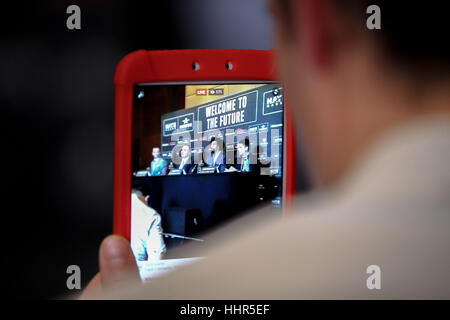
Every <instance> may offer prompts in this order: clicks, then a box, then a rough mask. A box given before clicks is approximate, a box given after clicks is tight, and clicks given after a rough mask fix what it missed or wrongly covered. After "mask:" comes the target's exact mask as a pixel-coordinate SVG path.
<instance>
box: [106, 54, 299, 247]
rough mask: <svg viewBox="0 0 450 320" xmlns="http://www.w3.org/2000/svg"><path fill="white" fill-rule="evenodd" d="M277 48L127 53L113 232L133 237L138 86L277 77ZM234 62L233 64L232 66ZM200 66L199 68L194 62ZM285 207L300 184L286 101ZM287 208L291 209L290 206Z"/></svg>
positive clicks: (117, 78)
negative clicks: (134, 115) (133, 149)
mask: <svg viewBox="0 0 450 320" xmlns="http://www.w3.org/2000/svg"><path fill="white" fill-rule="evenodd" d="M274 54H275V52H274V51H273V50H269V51H265V50H165V51H145V50H138V51H135V52H132V53H130V54H128V55H126V56H125V57H124V58H123V59H122V60H121V61H120V62H119V64H118V65H117V68H116V71H115V74H114V86H115V96H114V98H115V121H114V185H113V190H114V191H113V197H114V204H113V205H114V219H113V232H114V233H115V234H119V235H122V236H124V237H126V238H127V239H129V238H130V222H131V219H130V209H131V203H130V192H131V143H132V141H131V140H132V138H131V133H132V108H133V87H134V85H136V84H138V83H149V82H158V83H161V82H175V81H176V82H193V81H247V80H248V82H249V83H251V82H252V81H276V80H277V79H276V71H275V63H274V62H275V61H274ZM228 62H231V64H232V68H227V63H228ZM194 63H198V66H199V67H200V68H199V69H198V70H194V68H193V64H194ZM285 105H286V106H285V112H284V117H285V119H284V120H285V121H284V123H285V126H284V130H285V132H284V142H285V148H284V166H283V168H284V172H283V191H284V192H283V208H288V207H289V204H290V203H291V200H292V198H293V196H294V194H295V188H296V181H295V180H296V149H295V132H294V128H293V123H292V120H291V119H292V117H291V116H290V115H289V109H288V106H287V103H285ZM285 212H287V211H286V210H285Z"/></svg>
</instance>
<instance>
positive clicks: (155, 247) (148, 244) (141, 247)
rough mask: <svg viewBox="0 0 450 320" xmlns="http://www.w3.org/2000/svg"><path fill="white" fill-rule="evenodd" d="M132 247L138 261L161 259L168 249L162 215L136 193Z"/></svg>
mask: <svg viewBox="0 0 450 320" xmlns="http://www.w3.org/2000/svg"><path fill="white" fill-rule="evenodd" d="M131 249H132V250H133V253H134V256H135V257H136V260H138V261H146V260H148V261H154V260H159V259H160V257H161V254H162V253H164V252H165V251H166V246H165V244H164V240H163V237H162V227H161V216H160V215H159V214H158V213H157V212H156V211H155V210H153V209H152V208H150V207H148V206H146V205H145V204H144V203H143V202H142V201H141V200H139V198H138V197H137V196H136V194H134V193H133V194H132V195H131Z"/></svg>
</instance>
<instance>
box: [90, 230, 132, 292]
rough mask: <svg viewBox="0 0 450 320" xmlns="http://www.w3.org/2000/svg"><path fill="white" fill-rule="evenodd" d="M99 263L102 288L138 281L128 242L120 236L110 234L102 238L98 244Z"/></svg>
mask: <svg viewBox="0 0 450 320" xmlns="http://www.w3.org/2000/svg"><path fill="white" fill-rule="evenodd" d="M99 264H100V275H101V283H102V286H103V289H108V288H111V287H112V286H119V285H121V284H124V283H128V282H135V281H136V282H137V281H140V277H139V271H138V267H137V265H136V260H135V259H134V255H133V252H132V251H131V247H130V243H129V242H128V241H127V240H126V239H125V238H123V237H121V236H117V235H111V236H108V237H106V238H105V239H104V240H103V242H102V244H101V245H100V252H99Z"/></svg>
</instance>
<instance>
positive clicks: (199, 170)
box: [130, 82, 284, 280]
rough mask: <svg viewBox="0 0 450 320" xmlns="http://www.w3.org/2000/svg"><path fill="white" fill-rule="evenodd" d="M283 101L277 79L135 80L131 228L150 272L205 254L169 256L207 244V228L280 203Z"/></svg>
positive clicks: (143, 269) (144, 270) (145, 273)
mask: <svg viewBox="0 0 450 320" xmlns="http://www.w3.org/2000/svg"><path fill="white" fill-rule="evenodd" d="M283 103H284V101H283V88H282V87H281V85H280V84H277V83H262V82H254V83H250V82H249V83H225V82H222V83H189V84H187V83H170V84H168V83H164V84H138V85H136V86H135V87H134V92H133V133H132V139H133V141H132V172H131V179H132V190H131V233H130V238H131V246H132V250H133V253H134V255H135V257H136V261H137V263H138V266H139V269H140V273H141V277H142V279H143V280H151V279H152V278H155V277H158V276H160V275H162V274H164V273H167V272H170V271H171V270H174V269H176V268H178V267H180V266H182V265H185V264H188V263H191V262H193V261H195V260H197V259H202V258H204V257H198V256H195V257H191V256H186V255H183V254H182V252H183V250H177V252H181V253H180V254H179V255H178V256H175V257H174V256H173V255H172V256H170V258H168V256H169V254H168V253H170V252H171V250H173V249H174V248H177V247H180V246H182V245H184V244H187V243H189V244H190V245H191V246H193V245H198V246H202V247H204V246H208V241H206V240H205V239H204V238H203V237H202V235H203V234H205V233H206V232H208V231H211V230H213V229H214V228H217V227H218V226H220V225H221V224H223V223H225V222H226V221H229V220H230V219H233V218H236V217H238V216H239V215H242V214H244V213H245V212H247V211H248V210H250V209H251V208H255V207H257V206H260V205H262V204H267V203H270V204H271V205H272V206H273V207H274V208H280V206H281V197H282V181H283V180H282V179H283V170H282V169H283V168H282V167H283V158H282V156H283V125H284V122H283ZM274 211H276V210H274Z"/></svg>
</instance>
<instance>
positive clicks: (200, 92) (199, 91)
mask: <svg viewBox="0 0 450 320" xmlns="http://www.w3.org/2000/svg"><path fill="white" fill-rule="evenodd" d="M195 95H196V96H206V95H207V90H206V89H197V90H196V91H195Z"/></svg>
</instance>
